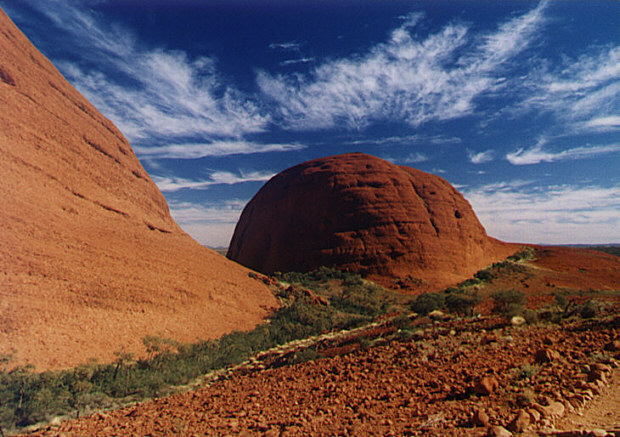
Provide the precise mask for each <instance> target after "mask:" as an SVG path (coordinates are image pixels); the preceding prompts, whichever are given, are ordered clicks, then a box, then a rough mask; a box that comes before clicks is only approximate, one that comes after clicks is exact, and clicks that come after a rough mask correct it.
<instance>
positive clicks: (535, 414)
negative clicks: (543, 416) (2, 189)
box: [527, 408, 540, 423]
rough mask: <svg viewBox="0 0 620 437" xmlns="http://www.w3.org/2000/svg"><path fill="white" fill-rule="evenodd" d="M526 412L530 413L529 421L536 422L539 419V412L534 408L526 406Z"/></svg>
mask: <svg viewBox="0 0 620 437" xmlns="http://www.w3.org/2000/svg"><path fill="white" fill-rule="evenodd" d="M527 414H529V415H530V422H531V423H536V422H538V421H539V420H540V413H539V412H538V411H537V410H535V409H534V408H528V409H527Z"/></svg>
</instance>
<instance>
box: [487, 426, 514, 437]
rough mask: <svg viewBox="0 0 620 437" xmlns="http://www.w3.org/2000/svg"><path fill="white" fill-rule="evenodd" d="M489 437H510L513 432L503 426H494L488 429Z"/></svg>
mask: <svg viewBox="0 0 620 437" xmlns="http://www.w3.org/2000/svg"><path fill="white" fill-rule="evenodd" d="M487 436H488V437H510V436H512V433H511V432H510V431H508V430H507V429H506V428H504V427H503V426H492V427H490V428H489V429H488V431H487Z"/></svg>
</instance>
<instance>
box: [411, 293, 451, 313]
mask: <svg viewBox="0 0 620 437" xmlns="http://www.w3.org/2000/svg"><path fill="white" fill-rule="evenodd" d="M444 304H445V296H444V294H443V293H423V294H420V295H419V296H418V297H416V299H415V300H414V301H413V302H411V304H410V308H411V311H413V312H416V313H419V314H423V315H426V314H428V313H430V312H432V311H435V310H438V309H440V308H443V307H444Z"/></svg>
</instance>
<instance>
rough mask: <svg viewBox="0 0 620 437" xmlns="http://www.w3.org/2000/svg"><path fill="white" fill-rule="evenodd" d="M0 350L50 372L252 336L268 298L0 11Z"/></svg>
mask: <svg viewBox="0 0 620 437" xmlns="http://www.w3.org/2000/svg"><path fill="white" fill-rule="evenodd" d="M0 29H1V31H0V157H1V158H0V175H1V177H2V182H1V183H0V205H1V207H0V241H1V242H2V243H1V244H0V272H2V274H0V290H2V297H1V298H0V300H1V302H2V308H3V310H2V317H0V333H2V340H1V341H0V354H11V355H12V358H13V361H11V363H10V364H9V365H10V366H14V365H19V364H25V363H26V362H29V363H31V364H34V365H36V367H37V370H39V371H42V370H45V369H48V368H59V367H67V366H72V365H76V364H79V363H84V362H86V361H87V360H88V359H89V358H97V359H99V361H100V362H103V361H112V360H114V358H115V356H114V352H115V351H119V350H124V351H125V352H133V353H135V354H142V353H144V352H145V349H144V345H143V344H142V341H141V339H142V338H143V337H145V336H146V335H149V334H150V335H157V334H158V333H160V332H165V333H166V336H168V337H170V338H173V339H175V340H178V341H181V342H190V341H195V340H196V339H197V338H214V337H218V336H220V335H222V334H224V333H226V332H230V331H232V330H247V329H251V328H252V327H254V326H255V325H256V324H257V323H259V322H261V321H262V320H263V319H264V317H265V316H266V315H267V311H266V310H265V309H263V308H264V307H273V306H276V305H277V302H276V300H275V298H274V297H273V295H272V293H271V292H270V291H269V290H268V289H267V288H266V287H265V286H264V285H262V284H260V283H259V282H258V281H253V280H252V279H250V278H249V277H248V270H247V269H244V268H241V267H240V266H238V265H235V264H234V263H231V262H230V261H228V260H226V259H225V258H223V257H221V256H218V255H217V254H216V253H215V252H213V251H210V250H208V249H206V248H204V247H203V246H201V245H199V244H198V243H197V242H195V241H194V240H192V239H191V238H190V237H189V236H188V235H187V234H185V233H184V232H183V231H182V230H181V229H180V228H179V226H178V225H177V224H176V223H175V222H174V220H173V219H172V217H171V216H170V213H169V210H168V205H167V204H166V202H165V200H164V197H163V195H162V194H161V192H160V191H159V190H158V188H157V186H156V185H155V184H154V183H153V181H152V180H151V178H150V177H149V175H148V174H147V173H146V172H145V170H144V168H143V167H142V165H141V164H140V162H139V161H138V159H137V158H136V156H135V154H134V152H133V151H132V149H131V146H130V145H129V143H128V142H127V140H126V139H125V138H124V137H123V135H122V134H121V132H120V131H119V130H118V129H117V128H116V127H115V126H114V125H113V124H112V123H111V122H110V120H108V119H107V118H105V117H104V116H103V115H101V114H100V113H99V112H98V111H97V109H96V108H95V107H94V106H93V105H91V104H90V103H89V102H88V101H87V100H86V99H85V98H84V97H83V96H82V95H81V94H80V93H79V92H78V91H76V90H75V89H74V88H73V87H72V86H71V85H70V84H69V83H68V82H67V81H66V80H65V79H64V77H63V76H62V75H61V74H60V73H59V72H58V71H57V70H56V68H55V67H54V66H53V65H52V64H51V63H50V61H49V60H48V59H47V58H45V56H43V55H42V54H41V53H40V52H38V51H37V50H36V49H35V48H34V47H33V46H32V44H31V43H30V42H29V41H28V39H27V38H26V37H25V36H24V35H23V34H22V33H21V32H20V31H19V29H17V27H16V26H15V25H14V24H13V23H12V22H11V20H10V19H9V18H8V17H7V16H6V15H5V13H4V12H3V11H2V10H0Z"/></svg>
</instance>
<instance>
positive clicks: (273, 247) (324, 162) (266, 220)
mask: <svg viewBox="0 0 620 437" xmlns="http://www.w3.org/2000/svg"><path fill="white" fill-rule="evenodd" d="M514 251H515V247H514V246H511V245H508V244H505V243H501V242H499V241H497V240H495V239H492V238H490V237H488V236H487V235H486V232H485V230H484V228H483V227H482V225H481V224H480V222H479V221H478V219H477V218H476V215H475V214H474V212H473V210H472V208H471V206H470V205H469V203H468V202H467V201H466V200H465V199H464V198H463V196H462V195H461V194H460V193H459V192H458V191H457V190H456V189H455V188H454V187H453V186H451V185H450V184H449V183H448V182H447V181H445V180H444V179H442V178H440V177H438V176H434V175H431V174H428V173H424V172H422V171H419V170H415V169H413V168H409V167H404V166H397V165H394V164H391V163H390V162H387V161H384V160H382V159H379V158H376V157H372V156H369V155H365V154H361V153H352V154H345V155H339V156H333V157H328V158H322V159H316V160H313V161H309V162H306V163H303V164H300V165H297V166H295V167H292V168H290V169H288V170H285V171H283V172H281V173H280V174H278V175H276V176H275V177H274V178H272V179H271V180H270V181H269V182H267V183H266V184H265V186H264V187H263V188H262V189H261V190H260V191H259V192H258V193H257V194H256V196H254V198H253V199H252V200H251V201H250V202H249V203H248V205H247V206H246V207H245V209H244V211H243V213H242V215H241V218H240V220H239V223H238V224H237V227H236V229H235V233H234V235H233V238H232V241H231V244H230V248H229V251H228V254H227V256H228V257H229V258H231V259H233V260H235V261H238V262H239V263H241V264H243V265H245V266H248V267H251V268H253V269H256V270H259V271H261V272H264V273H272V272H274V271H308V270H312V269H315V268H317V267H319V266H328V267H331V266H335V267H338V268H344V269H349V270H352V271H356V272H360V273H362V274H366V275H375V276H379V277H383V278H386V277H393V278H406V277H410V278H411V277H413V278H415V280H417V281H418V285H420V286H425V285H429V284H431V285H433V286H444V285H446V284H449V283H452V282H457V281H459V280H462V279H464V278H466V277H468V276H470V275H471V274H472V273H474V272H476V271H477V270H479V269H480V268H482V267H484V266H486V265H488V264H490V263H492V262H493V261H497V260H498V259H501V258H504V257H506V256H507V255H509V254H510V253H512V252H514ZM415 280H414V282H415Z"/></svg>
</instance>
